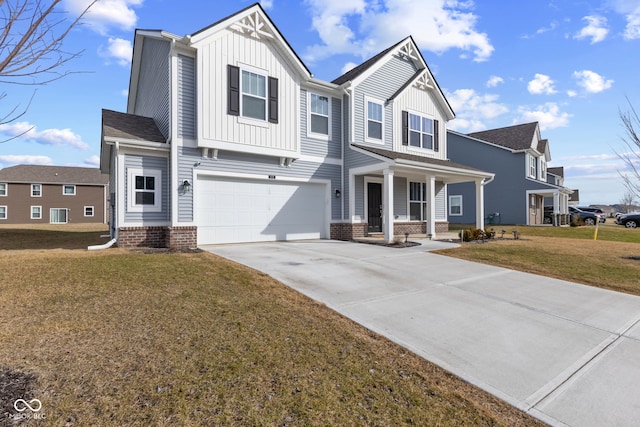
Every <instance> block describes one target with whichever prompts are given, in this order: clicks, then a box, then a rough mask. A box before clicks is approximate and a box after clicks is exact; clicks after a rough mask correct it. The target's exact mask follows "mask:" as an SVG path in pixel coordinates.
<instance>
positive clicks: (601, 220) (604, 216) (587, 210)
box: [578, 206, 607, 222]
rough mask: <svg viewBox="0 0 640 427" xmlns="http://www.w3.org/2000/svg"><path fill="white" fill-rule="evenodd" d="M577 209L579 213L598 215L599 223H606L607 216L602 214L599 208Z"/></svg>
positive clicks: (580, 207) (579, 207)
mask: <svg viewBox="0 0 640 427" xmlns="http://www.w3.org/2000/svg"><path fill="white" fill-rule="evenodd" d="M578 209H580V210H581V211H585V212H592V213H594V214H596V215H600V222H606V221H607V215H606V214H605V213H604V211H603V210H602V209H600V208H592V207H590V206H584V207H582V206H578Z"/></svg>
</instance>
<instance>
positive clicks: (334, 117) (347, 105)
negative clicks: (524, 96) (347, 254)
mask: <svg viewBox="0 0 640 427" xmlns="http://www.w3.org/2000/svg"><path fill="white" fill-rule="evenodd" d="M454 117H455V116H454V113H453V111H452V109H451V107H450V105H449V103H448V102H447V100H446V98H445V97H444V94H443V92H442V91H441V89H440V87H439V86H438V84H437V82H436V81H435V79H434V78H433V75H432V74H431V71H430V70H429V68H428V67H427V64H426V63H425V61H424V58H423V57H422V55H421V53H420V51H419V49H418V47H417V46H416V44H415V42H414V41H413V39H412V38H411V37H407V38H406V39H404V40H402V41H400V42H399V43H397V44H395V45H393V46H391V47H389V48H388V49H385V50H384V51H382V52H380V53H379V54H378V55H376V56H374V57H373V58H371V59H369V60H367V61H366V62H364V63H363V64H361V65H359V66H357V67H355V68H354V69H352V70H351V71H349V72H347V73H346V74H344V75H343V76H341V77H338V78H337V79H335V80H334V81H332V82H327V81H322V80H319V79H316V78H314V77H313V75H312V74H311V72H310V71H309V70H308V69H307V67H306V66H305V65H304V64H303V63H302V61H301V60H300V58H299V57H298V55H297V54H296V53H295V52H294V51H293V50H292V48H291V46H290V45H289V43H288V42H287V41H286V40H285V39H284V38H283V36H282V34H281V33H280V32H279V30H278V29H277V28H276V26H275V25H274V24H273V22H272V21H271V20H270V18H269V17H268V16H267V14H266V13H265V11H264V10H263V8H262V7H261V6H260V4H259V3H256V4H254V5H251V6H249V7H247V8H245V9H243V10H241V11H239V12H237V13H235V14H233V15H231V16H229V17H226V18H224V19H222V20H220V21H218V22H216V23H214V24H212V25H211V26H209V27H207V28H204V29H202V30H200V31H197V32H195V33H193V34H191V35H187V36H178V35H174V34H170V33H167V32H165V31H159V30H137V31H136V33H135V39H134V43H133V60H132V69H131V80H130V85H129V96H128V104H127V111H126V113H120V112H115V111H109V110H104V111H103V116H102V144H101V157H100V165H101V169H102V170H103V171H104V172H105V173H109V174H110V176H111V181H112V183H113V184H112V193H113V194H112V199H113V201H114V205H113V209H112V211H111V224H112V230H111V233H112V237H114V238H116V239H117V241H118V244H119V245H120V246H160V247H163V246H168V247H174V248H180V247H194V246H196V245H203V244H217V243H237V242H254V241H273V240H294V239H317V238H332V239H352V238H354V237H360V236H365V235H372V234H379V235H380V236H381V237H382V238H384V239H385V240H386V241H392V240H393V239H394V236H395V235H401V236H404V233H407V232H409V233H424V234H431V235H432V236H434V237H435V235H436V233H439V232H441V231H445V230H447V229H448V222H447V198H446V194H447V186H448V185H450V184H453V183H458V182H469V183H470V185H471V187H472V188H474V189H475V190H474V191H475V194H476V195H475V196H474V197H477V198H478V200H480V201H481V200H482V195H483V192H484V185H485V183H486V182H488V181H489V180H491V179H492V178H493V174H492V173H489V172H484V171H482V170H480V169H476V168H473V167H470V166H465V165H464V164H457V163H454V162H452V161H449V160H448V156H447V141H446V138H445V136H446V125H447V122H448V121H450V120H452V119H453V118H454ZM477 206H478V207H477V210H476V212H475V214H474V221H473V222H476V221H478V225H479V226H482V222H483V220H484V213H483V211H482V209H483V204H482V203H478V204H477Z"/></svg>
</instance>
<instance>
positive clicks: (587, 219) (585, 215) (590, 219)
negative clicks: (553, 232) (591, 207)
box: [569, 206, 600, 225]
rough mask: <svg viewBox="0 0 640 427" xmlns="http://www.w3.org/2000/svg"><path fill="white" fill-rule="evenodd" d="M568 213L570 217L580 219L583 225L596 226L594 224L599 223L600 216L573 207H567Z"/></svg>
mask: <svg viewBox="0 0 640 427" xmlns="http://www.w3.org/2000/svg"><path fill="white" fill-rule="evenodd" d="M569 213H570V214H571V216H572V217H574V216H575V215H577V216H579V217H580V218H582V221H584V224H585V225H596V222H598V221H600V215H598V214H595V213H593V212H587V211H583V210H582V209H578V208H575V207H573V206H569Z"/></svg>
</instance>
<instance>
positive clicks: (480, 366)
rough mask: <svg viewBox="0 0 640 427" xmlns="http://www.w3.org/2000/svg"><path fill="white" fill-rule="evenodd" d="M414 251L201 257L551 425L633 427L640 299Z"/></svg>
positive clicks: (234, 248)
mask: <svg viewBox="0 0 640 427" xmlns="http://www.w3.org/2000/svg"><path fill="white" fill-rule="evenodd" d="M421 243H423V246H418V247H413V248H388V247H384V246H377V245H369V244H356V243H347V242H338V241H331V240H322V241H305V242H289V243H260V244H243V245H222V246H209V247H204V248H203V249H205V250H208V251H210V252H213V253H215V254H217V255H220V256H223V257H225V258H229V259H231V260H234V261H237V262H239V263H242V264H245V265H248V266H250V267H253V268H255V269H257V270H260V271H263V272H265V273H267V274H269V275H271V276H272V277H274V278H276V279H278V280H280V281H281V282H283V283H284V284H286V285H288V286H290V287H292V288H294V289H296V290H298V291H299V292H301V293H303V294H305V295H307V296H309V297H311V298H313V299H315V300H317V301H321V302H323V303H325V304H326V305H327V306H329V307H331V308H332V309H334V310H336V311H337V312H339V313H342V314H343V315H345V316H347V317H349V318H351V319H353V320H354V321H356V322H358V323H360V324H362V325H364V326H365V327H367V328H369V329H371V330H373V331H375V332H378V333H380V334H382V335H384V336H386V337H388V338H389V339H391V340H392V341H395V342H397V343H399V344H401V345H403V346H404V347H406V348H408V349H410V350H412V351H413V352H415V353H417V354H418V355H420V356H422V357H424V358H425V359H428V360H430V361H432V362H434V363H436V364H438V365H440V366H442V367H443V368H445V369H447V370H449V371H451V372H453V373H454V374H456V375H458V376H459V377H461V378H463V379H464V380H466V381H468V382H470V383H473V384H475V385H477V386H479V387H481V388H483V389H484V390H487V391H488V392H490V393H492V394H494V395H496V396H498V397H500V398H502V399H504V400H506V401H507V402H509V403H511V404H512V405H514V406H516V407H518V408H520V409H522V410H524V411H527V412H529V413H530V414H531V415H533V416H534V417H537V418H539V419H541V420H542V421H545V422H547V423H549V424H551V425H557V426H565V425H566V426H576V427H577V426H581V427H582V426H598V427H600V426H632V425H637V424H638V423H639V422H640V325H639V321H640V297H635V296H630V295H626V294H621V293H617V292H611V291H605V290H601V289H597V288H593V287H587V286H582V285H578V284H574V283H569V282H565V281H561V280H555V279H550V278H546V277H541V276H536V275H532V274H526V273H520V272H516V271H512V270H508V269H503V268H497V267H491V266H487V265H483V264H477V263H472V262H468V261H462V260H458V259H454V258H449V257H445V256H440V255H436V254H432V253H429V252H427V250H431V249H435V248H440V247H450V246H455V245H454V244H451V243H443V242H431V241H422V242H421ZM576 268H579V266H576ZM639 280H640V279H639Z"/></svg>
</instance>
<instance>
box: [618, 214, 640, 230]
mask: <svg viewBox="0 0 640 427" xmlns="http://www.w3.org/2000/svg"><path fill="white" fill-rule="evenodd" d="M616 223H617V224H620V225H624V226H625V227H627V228H638V227H640V212H632V213H628V214H622V215H620V216H619V217H618V219H616Z"/></svg>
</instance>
